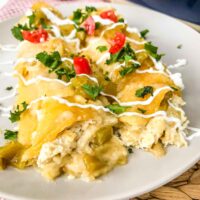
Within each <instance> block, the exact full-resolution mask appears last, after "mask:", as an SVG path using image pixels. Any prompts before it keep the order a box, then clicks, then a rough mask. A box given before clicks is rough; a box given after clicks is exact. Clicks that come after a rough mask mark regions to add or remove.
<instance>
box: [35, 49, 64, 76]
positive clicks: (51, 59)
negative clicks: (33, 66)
mask: <svg viewBox="0 0 200 200" xmlns="http://www.w3.org/2000/svg"><path fill="white" fill-rule="evenodd" d="M36 59H37V60H39V61H40V62H41V63H42V64H44V65H45V66H47V67H49V72H52V71H54V70H55V69H57V68H58V66H59V65H61V64H62V61H61V57H60V54H59V52H58V51H54V52H53V53H52V54H48V53H47V52H46V51H43V52H41V53H38V54H37V55H36Z"/></svg>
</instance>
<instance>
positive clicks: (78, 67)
mask: <svg viewBox="0 0 200 200" xmlns="http://www.w3.org/2000/svg"><path fill="white" fill-rule="evenodd" d="M74 69H75V72H76V74H91V73H92V70H91V69H90V65H89V62H88V60H87V59H86V58H83V57H74Z"/></svg>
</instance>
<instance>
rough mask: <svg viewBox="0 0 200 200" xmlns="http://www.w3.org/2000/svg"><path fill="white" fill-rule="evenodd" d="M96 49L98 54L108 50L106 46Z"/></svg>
mask: <svg viewBox="0 0 200 200" xmlns="http://www.w3.org/2000/svg"><path fill="white" fill-rule="evenodd" d="M96 49H98V50H99V51H100V52H104V51H106V50H108V48H107V46H98V47H97V48H96Z"/></svg>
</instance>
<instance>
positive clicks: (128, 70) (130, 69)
mask: <svg viewBox="0 0 200 200" xmlns="http://www.w3.org/2000/svg"><path fill="white" fill-rule="evenodd" d="M139 67H140V65H139V64H137V63H132V64H131V66H130V67H123V69H122V70H120V71H119V73H120V75H121V76H122V77H123V76H125V75H126V74H130V73H131V72H134V71H135V70H136V69H137V68H139Z"/></svg>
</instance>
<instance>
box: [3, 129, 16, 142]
mask: <svg viewBox="0 0 200 200" xmlns="http://www.w3.org/2000/svg"><path fill="white" fill-rule="evenodd" d="M17 134H18V131H11V130H5V132H4V139H6V140H16V139H17Z"/></svg>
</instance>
